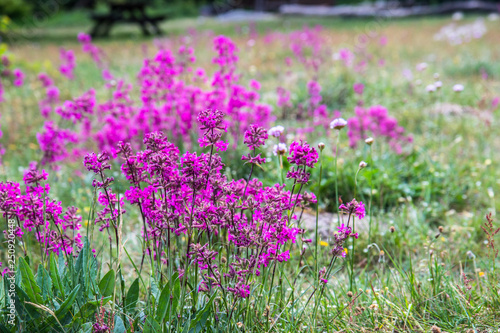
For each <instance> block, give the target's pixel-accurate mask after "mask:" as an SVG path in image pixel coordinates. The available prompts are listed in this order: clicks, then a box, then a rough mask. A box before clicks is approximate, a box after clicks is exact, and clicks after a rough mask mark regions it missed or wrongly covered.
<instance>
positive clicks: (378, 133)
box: [347, 105, 413, 154]
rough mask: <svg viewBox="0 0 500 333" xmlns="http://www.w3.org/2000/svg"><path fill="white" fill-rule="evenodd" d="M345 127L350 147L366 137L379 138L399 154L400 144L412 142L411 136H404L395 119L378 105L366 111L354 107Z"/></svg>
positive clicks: (402, 129)
mask: <svg viewBox="0 0 500 333" xmlns="http://www.w3.org/2000/svg"><path fill="white" fill-rule="evenodd" d="M347 127H348V128H349V130H348V132H347V135H348V136H349V144H350V146H351V147H356V146H357V144H358V142H359V141H364V140H365V139H366V138H368V137H381V138H385V139H386V140H387V142H388V143H389V145H390V146H391V148H392V149H393V150H394V151H395V152H396V153H398V154H401V153H402V146H401V144H402V143H404V142H412V141H413V139H412V137H411V136H407V135H406V134H405V129H404V128H403V127H402V126H399V124H398V121H397V120H396V118H393V117H390V116H389V114H388V112H387V109H386V108H385V107H383V106H380V105H376V106H372V107H370V108H367V109H365V108H362V107H356V109H355V116H354V117H352V118H350V119H348V121H347Z"/></svg>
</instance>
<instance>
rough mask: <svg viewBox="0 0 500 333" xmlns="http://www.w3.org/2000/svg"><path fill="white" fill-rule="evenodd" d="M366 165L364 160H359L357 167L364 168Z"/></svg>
mask: <svg viewBox="0 0 500 333" xmlns="http://www.w3.org/2000/svg"><path fill="white" fill-rule="evenodd" d="M367 166H368V164H367V163H366V162H365V161H361V162H359V168H360V169H364V168H366V167H367Z"/></svg>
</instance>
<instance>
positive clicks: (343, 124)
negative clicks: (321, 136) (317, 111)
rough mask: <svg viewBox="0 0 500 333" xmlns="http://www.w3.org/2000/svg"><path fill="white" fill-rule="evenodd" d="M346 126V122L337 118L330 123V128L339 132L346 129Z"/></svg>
mask: <svg viewBox="0 0 500 333" xmlns="http://www.w3.org/2000/svg"><path fill="white" fill-rule="evenodd" d="M346 125H347V121H346V120H345V119H344V118H337V119H334V120H333V121H332V122H331V123H330V128H332V129H336V130H339V131H340V130H341V129H342V128H344V127H346Z"/></svg>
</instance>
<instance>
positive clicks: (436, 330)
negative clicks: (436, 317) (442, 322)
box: [431, 325, 441, 333]
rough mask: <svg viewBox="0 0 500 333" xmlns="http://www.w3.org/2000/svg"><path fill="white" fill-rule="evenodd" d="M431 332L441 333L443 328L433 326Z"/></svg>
mask: <svg viewBox="0 0 500 333" xmlns="http://www.w3.org/2000/svg"><path fill="white" fill-rule="evenodd" d="M431 332H432V333H441V329H440V328H439V327H437V326H436V325H434V326H432V327H431Z"/></svg>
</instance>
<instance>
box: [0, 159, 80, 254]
mask: <svg viewBox="0 0 500 333" xmlns="http://www.w3.org/2000/svg"><path fill="white" fill-rule="evenodd" d="M47 177H48V174H47V173H46V172H45V171H44V170H42V171H38V170H37V169H36V165H31V166H30V168H29V170H28V171H27V172H26V173H25V175H24V184H25V190H24V191H22V190H21V185H20V184H19V183H15V182H11V181H6V182H0V210H1V211H2V212H3V213H2V216H3V217H4V218H9V219H14V220H16V221H17V223H18V226H17V227H16V231H15V234H16V236H17V237H18V238H19V239H22V238H23V237H24V234H25V233H33V234H34V235H35V238H36V240H37V241H38V242H39V243H40V244H41V247H42V249H43V250H44V251H45V252H46V253H49V252H54V253H63V252H64V253H67V254H71V253H73V254H76V253H77V252H79V251H80V249H81V248H82V242H81V234H80V232H79V230H80V228H81V220H82V217H81V216H80V215H78V209H77V208H75V207H68V208H67V209H66V211H63V207H62V205H61V202H60V201H56V200H54V199H51V198H50V186H49V185H48V184H45V185H44V184H43V183H44V182H45V181H46V180H47Z"/></svg>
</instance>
